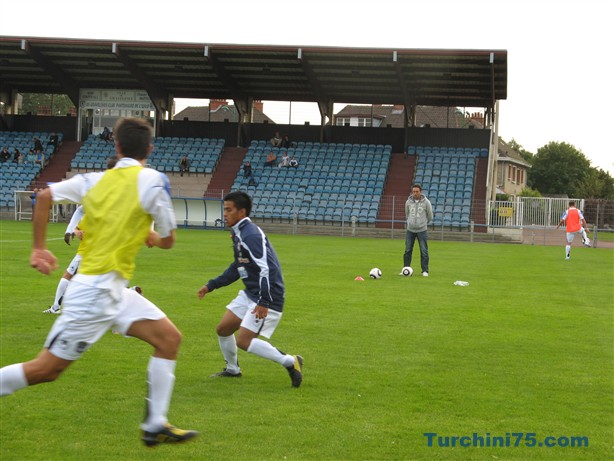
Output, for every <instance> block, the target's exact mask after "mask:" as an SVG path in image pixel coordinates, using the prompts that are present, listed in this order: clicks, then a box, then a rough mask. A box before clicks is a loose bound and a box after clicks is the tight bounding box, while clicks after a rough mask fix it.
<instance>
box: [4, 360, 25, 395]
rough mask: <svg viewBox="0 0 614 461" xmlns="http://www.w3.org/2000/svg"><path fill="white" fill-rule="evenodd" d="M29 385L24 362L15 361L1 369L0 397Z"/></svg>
mask: <svg viewBox="0 0 614 461" xmlns="http://www.w3.org/2000/svg"><path fill="white" fill-rule="evenodd" d="M24 387H28V381H27V380H26V374H25V373H24V371H23V363H14V364H13V365H7V366H6V367H4V368H1V369H0V397H4V396H5V395H10V394H12V393H13V392H15V391H18V390H19V389H23V388H24Z"/></svg>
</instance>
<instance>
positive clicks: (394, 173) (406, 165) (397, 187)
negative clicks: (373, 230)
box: [377, 153, 416, 228]
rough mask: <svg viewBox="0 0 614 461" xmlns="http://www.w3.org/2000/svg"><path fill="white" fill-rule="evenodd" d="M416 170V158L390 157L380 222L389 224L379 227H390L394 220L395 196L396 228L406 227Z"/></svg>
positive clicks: (379, 213) (380, 207) (379, 212)
mask: <svg viewBox="0 0 614 461" xmlns="http://www.w3.org/2000/svg"><path fill="white" fill-rule="evenodd" d="M415 170H416V156H415V155H407V154H404V153H396V154H394V153H393V154H392V155H391V156H390V166H389V168H388V178H387V180H386V184H384V192H383V193H382V199H381V201H380V205H379V211H378V216H377V219H378V220H384V221H388V222H382V223H378V224H377V227H390V220H391V219H392V203H391V202H390V200H391V198H390V197H391V196H394V219H395V221H398V224H396V225H395V228H403V226H404V225H405V201H406V200H407V197H409V195H410V194H411V186H412V181H413V179H414V174H415Z"/></svg>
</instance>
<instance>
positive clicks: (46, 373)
mask: <svg viewBox="0 0 614 461" xmlns="http://www.w3.org/2000/svg"><path fill="white" fill-rule="evenodd" d="M71 363H72V361H71V360H64V359H61V358H59V357H57V356H55V355H53V354H52V353H51V352H49V351H48V350H47V349H43V350H42V351H41V353H40V354H39V355H38V357H36V358H35V359H33V360H30V361H29V362H24V363H15V364H13V365H8V366H6V367H3V368H2V369H0V396H5V395H9V394H12V393H13V392H15V391H18V390H19V389H23V388H24V387H27V386H33V385H35V384H40V383H47V382H51V381H55V380H56V379H57V378H58V377H59V376H60V374H61V373H62V372H63V371H64V370H65V369H66V368H67V367H68V366H69V365H70V364H71Z"/></svg>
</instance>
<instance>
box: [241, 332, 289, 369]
mask: <svg viewBox="0 0 614 461" xmlns="http://www.w3.org/2000/svg"><path fill="white" fill-rule="evenodd" d="M247 352H249V353H250V354H254V355H257V356H258V357H262V358H263V359H269V360H272V361H273V362H277V363H279V364H280V365H283V366H284V367H286V368H287V367H291V366H292V365H293V364H294V357H293V356H291V355H287V354H282V353H281V352H280V351H279V350H278V349H276V348H275V347H273V346H272V345H271V344H269V343H267V342H266V341H263V340H261V339H258V338H254V339H252V342H251V343H250V345H249V347H248V348H247Z"/></svg>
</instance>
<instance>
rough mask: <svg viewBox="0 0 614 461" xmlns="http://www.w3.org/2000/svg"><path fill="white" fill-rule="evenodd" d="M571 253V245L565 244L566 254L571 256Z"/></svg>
mask: <svg viewBox="0 0 614 461" xmlns="http://www.w3.org/2000/svg"><path fill="white" fill-rule="evenodd" d="M570 255H571V245H566V246H565V256H567V257H569V256H570Z"/></svg>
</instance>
